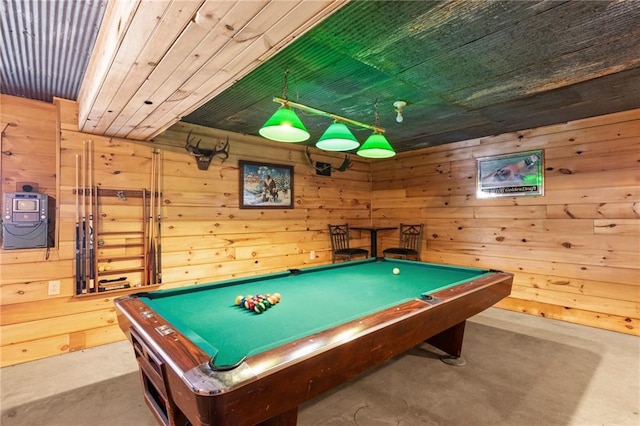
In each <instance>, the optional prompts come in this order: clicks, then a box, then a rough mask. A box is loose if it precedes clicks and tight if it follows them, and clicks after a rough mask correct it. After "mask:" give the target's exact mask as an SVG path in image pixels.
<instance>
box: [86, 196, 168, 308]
mask: <svg viewBox="0 0 640 426" xmlns="http://www.w3.org/2000/svg"><path fill="white" fill-rule="evenodd" d="M78 192H79V196H80V197H81V198H83V197H84V198H87V199H89V198H90V199H91V200H92V202H93V203H94V204H93V205H92V209H88V208H87V209H86V210H92V211H93V212H94V214H93V226H92V227H91V229H90V230H88V231H87V232H88V233H91V235H92V238H93V250H94V254H93V256H91V255H90V254H89V253H88V249H86V251H87V252H86V253H85V254H83V255H82V256H80V258H81V260H80V261H81V262H82V261H83V259H84V261H85V262H86V268H83V267H82V265H81V267H80V268H77V269H76V270H77V271H78V273H79V274H80V276H79V277H78V281H79V282H80V287H78V288H77V290H76V295H77V296H83V295H90V294H98V293H100V294H101V295H104V294H105V293H111V292H122V291H131V290H132V289H133V290H139V289H141V288H148V287H150V286H158V285H159V277H158V275H159V271H158V270H157V269H156V270H155V271H152V270H151V269H150V266H151V265H152V263H151V260H150V252H151V242H150V239H149V237H150V236H149V230H150V229H151V226H156V225H155V221H153V222H154V223H153V224H152V223H151V221H152V219H153V217H152V216H151V214H150V211H151V206H150V202H151V200H152V199H153V198H154V197H152V196H151V193H150V191H149V190H147V189H137V190H133V189H128V190H119V189H106V188H98V187H93V188H79V189H78ZM156 196H157V194H156ZM120 207H122V208H124V209H126V211H127V213H128V214H131V217H130V218H127V220H121V221H116V220H105V217H109V215H110V213H109V212H108V211H109V210H113V211H115V210H118V209H120ZM120 210H122V209H120ZM82 246H83V245H81V247H82ZM159 246H160V245H159V244H156V247H155V255H156V256H160V255H161V253H159ZM90 276H93V282H91V281H90Z"/></svg>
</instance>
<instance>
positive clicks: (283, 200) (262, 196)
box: [238, 160, 293, 209]
mask: <svg viewBox="0 0 640 426" xmlns="http://www.w3.org/2000/svg"><path fill="white" fill-rule="evenodd" d="M238 164H239V166H240V167H239V168H240V208H241V209H292V208H293V166H286V165H281V164H270V163H262V162H256V161H245V160H240V161H239V163H238Z"/></svg>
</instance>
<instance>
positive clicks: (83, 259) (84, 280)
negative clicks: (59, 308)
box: [80, 141, 87, 293]
mask: <svg viewBox="0 0 640 426" xmlns="http://www.w3.org/2000/svg"><path fill="white" fill-rule="evenodd" d="M86 151H87V142H86V141H82V207H81V208H82V247H81V254H80V256H81V262H80V263H81V267H80V275H81V277H82V293H86V292H87V205H86V204H87V200H86V193H85V189H86V187H87V154H86Z"/></svg>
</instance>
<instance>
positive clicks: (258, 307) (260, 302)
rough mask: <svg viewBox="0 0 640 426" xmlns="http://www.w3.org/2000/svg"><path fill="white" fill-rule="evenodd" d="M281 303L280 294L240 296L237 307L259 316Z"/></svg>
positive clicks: (237, 298)
mask: <svg viewBox="0 0 640 426" xmlns="http://www.w3.org/2000/svg"><path fill="white" fill-rule="evenodd" d="M278 302H280V294H279V293H273V294H269V293H267V294H258V295H255V296H251V295H248V296H238V297H236V305H237V306H240V307H242V308H245V309H247V310H249V311H253V312H255V313H257V314H261V313H263V312H264V311H266V310H267V309H269V308H270V307H272V306H275V305H276V303H278Z"/></svg>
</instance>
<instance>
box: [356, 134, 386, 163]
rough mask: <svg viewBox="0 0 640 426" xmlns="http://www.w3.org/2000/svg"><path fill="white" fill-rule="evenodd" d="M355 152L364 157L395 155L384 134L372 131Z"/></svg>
mask: <svg viewBox="0 0 640 426" xmlns="http://www.w3.org/2000/svg"><path fill="white" fill-rule="evenodd" d="M356 154H358V155H359V156H360V157H365V158H391V157H393V156H394V155H396V152H395V151H394V150H393V148H392V147H391V144H390V143H389V141H388V140H387V138H385V137H384V135H382V134H380V133H373V134H372V135H371V136H369V137H368V138H367V140H366V141H365V142H364V144H363V145H362V146H361V147H360V149H359V150H358V152H357V153H356Z"/></svg>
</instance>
